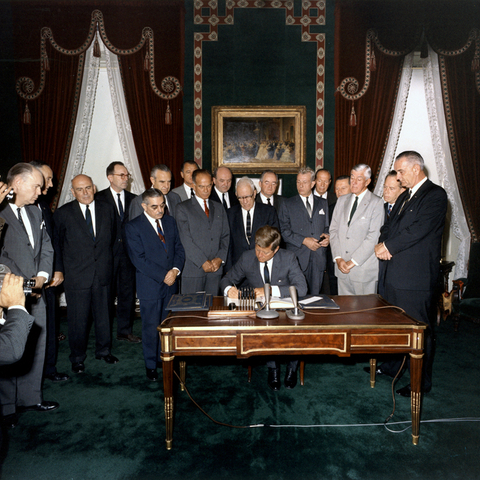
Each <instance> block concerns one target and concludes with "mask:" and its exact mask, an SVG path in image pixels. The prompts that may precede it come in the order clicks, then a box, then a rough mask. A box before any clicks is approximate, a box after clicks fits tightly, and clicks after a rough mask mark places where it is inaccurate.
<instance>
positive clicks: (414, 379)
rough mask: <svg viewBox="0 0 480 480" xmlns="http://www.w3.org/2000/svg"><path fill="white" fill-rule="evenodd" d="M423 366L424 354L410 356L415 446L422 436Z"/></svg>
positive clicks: (413, 438)
mask: <svg viewBox="0 0 480 480" xmlns="http://www.w3.org/2000/svg"><path fill="white" fill-rule="evenodd" d="M422 366H423V353H422V354H420V355H418V354H413V353H411V354H410V387H411V389H412V396H411V398H410V402H411V409H412V441H413V444H414V445H418V437H419V436H420V407H421V401H422V393H421V392H422Z"/></svg>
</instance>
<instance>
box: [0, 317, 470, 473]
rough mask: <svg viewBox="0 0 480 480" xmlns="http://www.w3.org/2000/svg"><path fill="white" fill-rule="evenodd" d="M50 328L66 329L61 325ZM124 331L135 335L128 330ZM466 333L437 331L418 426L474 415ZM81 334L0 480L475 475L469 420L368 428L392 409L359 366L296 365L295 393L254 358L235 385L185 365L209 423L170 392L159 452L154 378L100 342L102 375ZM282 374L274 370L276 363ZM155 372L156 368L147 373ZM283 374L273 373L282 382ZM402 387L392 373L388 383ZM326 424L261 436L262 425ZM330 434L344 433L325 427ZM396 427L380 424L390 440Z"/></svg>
mask: <svg viewBox="0 0 480 480" xmlns="http://www.w3.org/2000/svg"><path fill="white" fill-rule="evenodd" d="M61 327H62V328H61V330H62V331H64V332H66V331H67V327H66V324H65V323H62V326H61ZM134 333H136V334H140V321H139V320H138V321H137V322H136V324H135V329H134ZM479 336H480V325H476V324H472V323H469V322H463V323H461V325H460V331H459V332H458V333H457V334H456V333H454V332H453V325H452V323H451V322H446V323H442V324H441V325H440V327H439V328H438V329H437V352H436V357H435V365H434V387H433V389H432V391H431V392H430V393H429V394H427V395H426V396H425V397H424V402H423V407H422V420H423V421H425V420H431V419H446V418H457V417H477V418H479V417H480V413H479V400H478V399H479V398H480V384H479V382H478V380H479V376H480V375H479V373H478V372H479V369H478V362H479V358H478V343H479ZM93 344H94V339H93V336H91V338H90V344H89V351H88V358H87V360H86V362H85V366H86V371H85V373H84V374H80V375H73V374H72V379H71V380H70V381H68V382H64V383H60V384H53V383H51V382H49V381H46V382H45V385H44V398H45V400H55V401H58V402H59V403H60V408H59V409H58V410H56V411H54V412H48V413H37V412H28V413H24V414H22V415H21V417H20V423H19V425H18V426H17V427H16V428H15V429H14V430H10V431H8V432H7V435H6V437H7V438H6V439H5V442H4V445H3V447H2V450H3V451H2V455H1V458H2V460H3V464H2V470H1V478H2V479H4V480H13V479H14V480H33V479H35V480H37V479H42V480H43V479H45V480H56V479H59V480H66V479H73V480H87V479H105V480H110V479H111V480H113V479H115V480H117V479H118V480H127V479H142V480H143V479H147V480H149V479H152V480H153V479H168V480H180V479H182V480H183V479H198V480H203V479H205V480H207V479H210V480H217V479H219V480H220V479H227V478H228V479H232V480H236V479H262V480H263V479H265V480H270V479H271V480H284V479H302V480H310V479H342V480H344V479H354V480H357V479H407V478H408V479H412V478H413V479H416V478H419V479H437V480H438V479H449V480H451V479H457V478H458V479H477V478H479V477H480V451H479V450H480V449H479V447H480V422H462V423H459V422H457V423H454V422H447V423H422V424H421V427H420V442H419V445H418V446H414V445H412V440H411V430H410V429H408V430H406V431H404V432H402V433H390V432H389V431H387V430H386V429H385V428H384V427H383V425H381V426H363V425H362V426H351V425H357V424H371V423H382V422H383V421H384V420H385V418H386V417H388V416H389V415H390V413H391V411H392V408H393V403H392V395H391V381H389V380H388V379H387V378H384V377H380V378H377V385H376V387H375V389H371V388H370V385H369V376H368V375H367V374H366V373H365V372H364V371H363V367H364V366H367V365H368V358H367V357H359V356H357V357H351V358H343V359H341V358H337V357H327V356H324V357H316V358H307V364H306V368H305V377H306V380H305V386H304V387H301V386H300V385H298V386H297V387H296V388H295V389H294V390H286V389H285V388H282V389H281V390H280V391H279V392H277V393H274V392H272V391H270V389H268V387H267V384H266V367H265V366H264V365H262V363H261V362H260V363H259V364H258V365H257V366H255V367H254V369H253V378H252V382H251V383H248V382H247V369H246V364H245V363H242V362H237V361H236V360H235V359H230V358H223V359H211V358H209V359H201V358H196V359H195V358H192V359H189V360H188V364H187V365H188V366H187V386H188V388H189V391H190V393H191V395H192V396H193V398H194V399H195V400H196V401H197V402H198V403H199V404H200V405H201V406H202V408H204V409H205V410H206V411H207V412H208V413H209V414H210V415H211V416H212V417H214V418H215V419H216V420H218V421H220V422H224V423H228V424H231V425H237V426H245V425H252V424H264V425H271V426H266V427H263V428H247V429H236V428H230V427H226V426H221V425H217V424H214V423H213V422H212V421H211V420H209V419H208V418H207V417H206V416H205V415H204V414H202V413H201V412H200V410H198V409H197V408H196V407H195V406H194V405H193V403H192V402H191V401H190V400H189V398H188V396H187V394H186V393H185V392H180V390H179V389H178V391H177V395H176V403H175V426H174V437H173V438H174V442H173V449H172V450H171V451H167V450H166V449H165V423H164V410H163V407H164V405H163V385H162V382H161V381H160V382H157V383H153V382H149V381H147V379H146V376H145V369H144V363H143V357H142V348H141V345H139V344H129V343H126V342H119V341H114V345H113V350H112V353H113V354H114V355H116V356H118V357H119V359H120V362H119V363H118V364H116V365H107V364H105V363H104V362H101V361H98V360H95V357H94V351H93ZM68 354H69V351H68V342H67V341H64V342H61V343H60V351H59V361H58V364H57V367H58V370H59V371H62V372H63V371H65V372H68V373H70V364H69V361H68ZM282 366H284V365H282ZM160 373H161V370H160ZM282 377H283V376H282ZM406 383H408V374H406V375H405V376H404V377H403V378H402V379H401V380H400V381H399V382H398V385H397V388H398V387H399V386H403V385H405V384H406ZM409 420H410V401H409V399H405V398H399V397H398V396H397V402H396V409H395V414H394V417H393V419H392V420H391V422H396V421H398V422H399V421H409ZM294 424H298V425H329V426H326V427H317V428H299V427H289V428H275V427H273V425H294ZM334 425H346V426H344V427H337V426H334ZM406 426H407V425H391V427H390V428H392V429H394V430H402V429H403V428H405V427H406Z"/></svg>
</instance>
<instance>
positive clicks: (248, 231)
mask: <svg viewBox="0 0 480 480" xmlns="http://www.w3.org/2000/svg"><path fill="white" fill-rule="evenodd" d="M245 233H246V234H247V242H248V244H249V245H250V240H251V238H252V217H251V216H250V210H249V211H248V212H247V228H246V229H245Z"/></svg>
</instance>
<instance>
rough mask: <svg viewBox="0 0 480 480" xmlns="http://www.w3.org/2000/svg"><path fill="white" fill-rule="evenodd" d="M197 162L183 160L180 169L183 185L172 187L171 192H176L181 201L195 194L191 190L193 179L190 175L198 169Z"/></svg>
mask: <svg viewBox="0 0 480 480" xmlns="http://www.w3.org/2000/svg"><path fill="white" fill-rule="evenodd" d="M198 168H199V167H198V165H197V162H195V161H194V160H185V161H184V162H183V164H182V170H181V171H180V175H181V176H182V178H183V185H180V186H178V187H177V188H174V189H173V190H172V192H174V193H176V194H177V195H178V196H179V197H180V200H181V201H182V202H184V201H185V200H189V199H190V198H191V197H192V195H195V192H194V191H193V190H194V189H193V179H192V175H193V172H194V171H195V170H198Z"/></svg>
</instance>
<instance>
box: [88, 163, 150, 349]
mask: <svg viewBox="0 0 480 480" xmlns="http://www.w3.org/2000/svg"><path fill="white" fill-rule="evenodd" d="M107 179H108V181H109V182H110V187H108V188H106V189H105V190H101V191H100V192H98V193H97V194H96V195H95V198H96V199H97V200H101V201H104V202H106V203H109V204H110V205H111V206H112V207H114V209H115V212H116V214H117V215H116V225H115V244H114V247H113V282H112V292H111V307H110V315H111V318H110V323H111V324H112V323H113V317H114V315H115V308H114V299H115V296H116V297H117V309H116V313H117V315H116V316H117V340H124V341H127V342H129V343H140V342H141V341H142V340H141V339H140V338H139V337H137V336H136V335H134V334H133V333H132V330H133V313H134V308H135V281H134V278H135V267H134V266H133V264H132V262H131V261H130V258H129V256H128V253H127V249H126V248H125V245H124V229H125V225H126V223H127V222H128V221H129V220H130V218H129V210H130V204H131V203H132V201H133V200H134V199H135V197H136V195H134V194H133V193H130V192H129V191H128V190H126V188H127V187H128V183H129V180H130V175H129V173H128V170H127V169H126V167H125V165H124V164H123V163H122V162H112V163H111V164H110V165H109V166H108V167H107Z"/></svg>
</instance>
